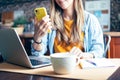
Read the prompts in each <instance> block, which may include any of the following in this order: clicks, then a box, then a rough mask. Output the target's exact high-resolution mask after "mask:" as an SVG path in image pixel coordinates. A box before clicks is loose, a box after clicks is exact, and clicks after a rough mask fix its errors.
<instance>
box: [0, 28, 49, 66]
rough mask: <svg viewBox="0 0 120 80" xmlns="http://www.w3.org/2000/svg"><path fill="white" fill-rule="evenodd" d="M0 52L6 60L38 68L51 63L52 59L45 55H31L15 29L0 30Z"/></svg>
mask: <svg viewBox="0 0 120 80" xmlns="http://www.w3.org/2000/svg"><path fill="white" fill-rule="evenodd" d="M0 52H1V55H2V57H3V59H4V61H6V62H9V63H12V64H16V65H20V66H24V67H28V68H38V67H43V66H48V65H50V64H51V61H50V59H49V58H47V57H44V56H43V57H42V56H41V57H33V56H31V57H29V56H28V54H27V52H26V50H25V48H24V46H23V44H22V42H21V40H20V38H19V35H18V34H17V32H16V31H15V30H14V29H1V30H0Z"/></svg>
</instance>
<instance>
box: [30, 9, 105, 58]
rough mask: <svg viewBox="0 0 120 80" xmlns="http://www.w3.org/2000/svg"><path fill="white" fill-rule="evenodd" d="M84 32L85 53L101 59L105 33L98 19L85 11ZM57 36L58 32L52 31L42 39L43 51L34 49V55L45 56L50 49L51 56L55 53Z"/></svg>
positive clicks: (32, 50)
mask: <svg viewBox="0 0 120 80" xmlns="http://www.w3.org/2000/svg"><path fill="white" fill-rule="evenodd" d="M83 32H84V33H85V36H84V50H85V52H87V53H88V54H89V53H92V54H94V56H95V58H101V57H103V54H104V42H103V31H102V28H101V26H100V24H99V22H98V19H97V18H96V17H95V16H94V15H93V14H91V13H89V12H86V11H85V23H84V28H83ZM55 36H56V30H52V31H51V32H50V33H48V34H47V35H45V36H44V37H43V38H42V47H43V49H42V50H41V51H40V52H39V51H36V50H34V48H33V47H32V46H31V47H32V49H31V52H32V55H35V56H41V55H44V54H45V53H46V52H47V50H48V49H49V51H50V54H53V53H54V40H55Z"/></svg>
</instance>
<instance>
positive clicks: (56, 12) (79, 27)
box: [32, 0, 104, 58]
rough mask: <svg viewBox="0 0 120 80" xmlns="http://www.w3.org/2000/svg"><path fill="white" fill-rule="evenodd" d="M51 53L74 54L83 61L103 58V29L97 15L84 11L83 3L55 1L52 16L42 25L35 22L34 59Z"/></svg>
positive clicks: (46, 17)
mask: <svg viewBox="0 0 120 80" xmlns="http://www.w3.org/2000/svg"><path fill="white" fill-rule="evenodd" d="M49 17H50V18H49ZM50 26H52V29H51V32H50V33H48V32H47V31H48V29H49V28H50ZM47 51H49V53H50V54H53V53H57V52H61V53H62V52H70V54H75V55H77V56H79V57H80V58H101V57H103V53H104V43H103V32H102V29H101V26H100V24H99V22H98V20H97V18H96V17H95V16H94V15H92V14H90V13H88V12H86V11H84V9H83V3H82V0H51V11H50V16H49V15H47V16H45V17H44V18H43V19H42V20H41V21H40V22H38V21H37V20H35V33H34V41H33V44H32V55H35V56H40V55H44V54H45V53H46V52H47Z"/></svg>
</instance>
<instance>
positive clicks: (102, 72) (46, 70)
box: [0, 59, 120, 80]
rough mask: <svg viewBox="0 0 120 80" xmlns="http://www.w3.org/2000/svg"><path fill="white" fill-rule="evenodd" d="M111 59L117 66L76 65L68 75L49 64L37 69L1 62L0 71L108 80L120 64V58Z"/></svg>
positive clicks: (88, 79)
mask: <svg viewBox="0 0 120 80" xmlns="http://www.w3.org/2000/svg"><path fill="white" fill-rule="evenodd" d="M109 60H111V61H112V62H113V63H114V64H116V66H115V67H106V68H92V69H80V68H79V67H76V70H74V72H72V73H71V74H66V75H58V74H55V73H54V71H53V68H52V66H47V67H43V68H37V69H28V68H24V67H20V66H16V65H12V64H8V63H2V64H0V71H9V72H15V73H22V74H29V75H39V76H49V77H56V78H64V79H73V80H74V79H79V80H80V79H87V80H106V79H108V77H109V76H110V75H112V74H113V72H114V71H116V69H117V68H118V67H119V66H120V59H109ZM2 73H4V72H2ZM0 74H1V73H0ZM6 74H7V73H6ZM1 77H2V76H0V78H1ZM21 80H22V79H21ZM26 80H27V79H26ZM48 80H49V79H48ZM53 80H54V79H53Z"/></svg>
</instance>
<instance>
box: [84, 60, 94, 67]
mask: <svg viewBox="0 0 120 80" xmlns="http://www.w3.org/2000/svg"><path fill="white" fill-rule="evenodd" d="M86 61H87V62H89V63H91V64H93V65H94V66H96V63H95V62H92V61H90V60H86Z"/></svg>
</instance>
